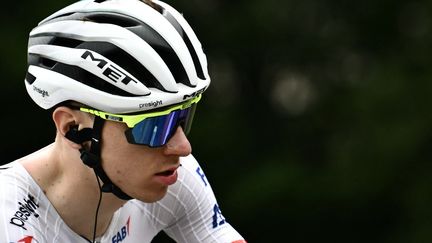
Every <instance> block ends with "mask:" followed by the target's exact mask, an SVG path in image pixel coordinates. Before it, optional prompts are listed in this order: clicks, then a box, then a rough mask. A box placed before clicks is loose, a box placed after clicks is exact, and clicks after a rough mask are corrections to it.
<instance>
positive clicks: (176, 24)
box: [161, 7, 205, 79]
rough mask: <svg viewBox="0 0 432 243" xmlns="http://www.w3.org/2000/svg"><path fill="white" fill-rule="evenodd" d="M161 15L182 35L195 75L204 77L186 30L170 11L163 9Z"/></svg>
mask: <svg viewBox="0 0 432 243" xmlns="http://www.w3.org/2000/svg"><path fill="white" fill-rule="evenodd" d="M161 8H162V7H161ZM162 15H163V16H164V17H165V18H166V19H167V20H168V21H169V22H170V23H171V24H172V25H173V26H174V28H175V29H176V30H177V32H178V33H179V34H180V36H182V37H183V40H184V42H185V43H186V46H187V48H188V50H189V53H190V54H191V56H192V60H193V63H194V66H195V70H196V72H197V76H198V77H199V78H200V79H205V76H204V72H203V69H202V67H201V63H200V61H199V58H198V54H197V53H196V51H195V48H194V47H193V45H192V43H191V41H190V39H189V37H188V36H187V34H186V32H185V31H184V30H183V28H182V27H181V25H180V24H179V22H178V21H177V20H176V19H175V18H174V16H173V15H172V14H171V13H169V12H168V11H167V10H165V9H164V10H163V14H162Z"/></svg>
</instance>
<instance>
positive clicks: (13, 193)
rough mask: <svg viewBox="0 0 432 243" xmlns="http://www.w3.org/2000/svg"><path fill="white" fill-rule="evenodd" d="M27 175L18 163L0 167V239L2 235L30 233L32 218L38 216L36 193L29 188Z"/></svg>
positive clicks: (13, 235) (11, 235) (12, 235)
mask: <svg viewBox="0 0 432 243" xmlns="http://www.w3.org/2000/svg"><path fill="white" fill-rule="evenodd" d="M28 177H29V175H28V174H26V171H25V169H24V168H23V167H22V166H21V165H20V164H18V163H15V162H14V163H10V164H7V165H3V166H1V167H0V183H1V185H2V186H1V187H0V239H2V238H1V236H2V235H10V237H15V236H16V237H19V236H22V235H24V234H26V233H27V234H28V235H30V234H31V233H30V232H29V231H31V229H30V227H29V225H30V224H31V221H32V219H34V218H38V217H39V216H40V215H39V213H38V208H39V203H38V199H37V195H35V193H33V191H32V190H31V189H30V188H31V185H30V184H31V183H29V180H30V178H28ZM2 231H5V232H2ZM5 233H7V234H5ZM10 240H12V238H11V239H10Z"/></svg>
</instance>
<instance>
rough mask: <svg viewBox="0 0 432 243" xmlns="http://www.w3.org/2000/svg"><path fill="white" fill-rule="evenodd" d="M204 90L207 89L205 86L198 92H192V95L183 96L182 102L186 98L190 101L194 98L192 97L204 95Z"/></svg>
mask: <svg viewBox="0 0 432 243" xmlns="http://www.w3.org/2000/svg"><path fill="white" fill-rule="evenodd" d="M206 88H207V86H206V87H204V88H202V89H200V90H198V91H195V92H193V93H192V94H188V95H183V100H185V99H187V98H190V99H192V98H194V97H197V96H198V95H200V94H202V93H204V91H205V90H206Z"/></svg>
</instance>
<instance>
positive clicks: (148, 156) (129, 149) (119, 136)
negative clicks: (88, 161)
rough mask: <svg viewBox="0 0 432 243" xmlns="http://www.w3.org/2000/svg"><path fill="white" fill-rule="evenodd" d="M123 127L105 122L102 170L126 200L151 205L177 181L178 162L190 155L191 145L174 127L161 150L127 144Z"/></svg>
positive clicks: (124, 126) (180, 129)
mask: <svg viewBox="0 0 432 243" xmlns="http://www.w3.org/2000/svg"><path fill="white" fill-rule="evenodd" d="M126 129H127V126H126V125H125V124H124V123H118V122H112V121H107V122H105V125H104V128H103V131H102V149H101V158H102V166H103V168H104V170H105V172H106V173H107V175H108V177H109V178H110V179H111V180H112V182H113V183H114V184H115V185H117V186H118V187H119V188H120V189H121V190H122V191H124V192H125V193H126V194H128V195H129V196H131V197H133V198H136V199H139V200H141V201H144V202H155V201H158V200H160V199H161V198H162V197H164V196H165V194H166V192H167V189H168V186H169V185H171V184H173V183H174V182H175V181H176V180H177V171H176V169H177V168H178V167H179V166H180V160H179V158H180V157H182V156H187V155H189V154H190V153H191V151H192V149H191V145H190V143H189V141H188V139H187V138H186V136H185V134H184V133H183V130H182V128H180V127H178V128H177V131H176V133H175V134H174V136H173V137H172V138H171V139H170V140H169V141H168V143H167V144H165V145H164V146H162V147H158V148H150V147H148V146H145V145H134V144H130V143H128V142H127V140H126V136H125V133H124V132H125V131H126Z"/></svg>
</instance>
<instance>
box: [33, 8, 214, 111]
mask: <svg viewBox="0 0 432 243" xmlns="http://www.w3.org/2000/svg"><path fill="white" fill-rule="evenodd" d="M153 3H154V5H155V7H152V6H150V5H148V4H146V3H144V2H142V1H140V0H107V1H93V0H83V1H79V2H76V3H74V4H72V5H69V6H67V7H65V8H63V9H61V10H60V11H58V12H56V13H54V14H52V15H51V16H49V17H48V18H46V19H44V20H43V21H41V22H40V23H39V25H38V26H37V27H35V28H34V29H33V30H32V31H31V32H30V36H29V45H28V72H27V76H26V78H25V84H26V89H27V92H28V93H29V95H30V97H31V98H32V99H33V100H34V101H35V102H36V103H37V104H38V105H39V106H41V107H42V108H44V109H49V108H52V107H53V106H55V105H57V104H59V103H61V102H64V101H68V100H71V101H76V102H80V103H83V104H85V105H88V106H90V107H93V108H95V109H98V110H102V111H106V112H110V113H117V114H121V113H130V112H138V111H146V110H151V109H155V108H158V107H163V106H169V105H172V104H176V103H180V102H183V101H185V100H188V99H191V98H193V97H195V96H197V95H199V94H201V93H203V92H204V91H205V90H206V89H207V87H208V86H209V84H210V77H209V74H208V70H207V59H206V56H205V54H204V52H203V49H202V46H201V44H200V42H199V40H198V38H197V37H196V35H195V33H194V31H193V30H192V28H191V27H190V26H189V24H188V23H187V22H186V20H185V19H184V18H183V16H182V15H181V14H180V13H179V12H178V11H177V10H175V9H174V8H172V7H171V6H169V5H168V4H166V3H163V2H161V1H157V0H154V1H153Z"/></svg>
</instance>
